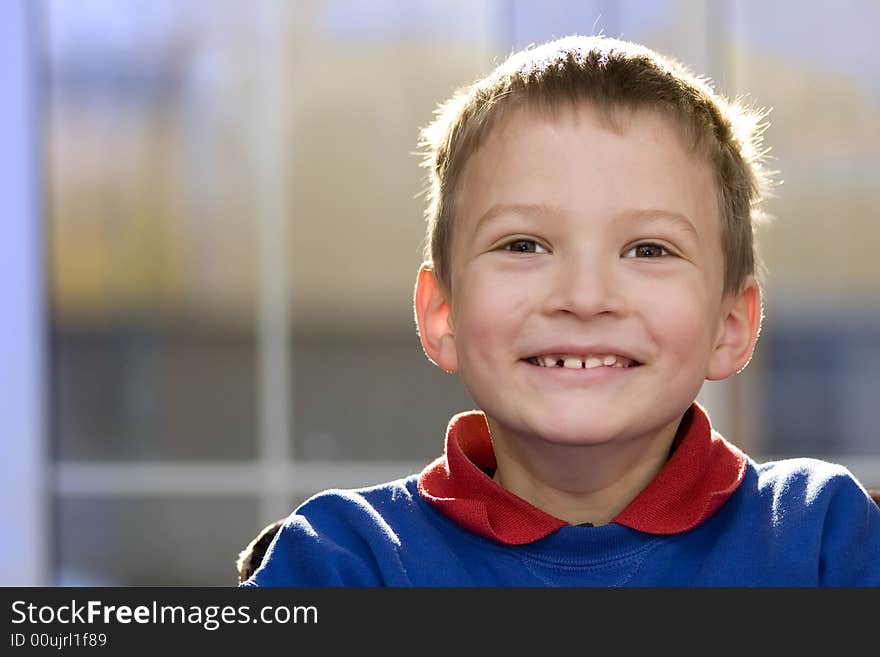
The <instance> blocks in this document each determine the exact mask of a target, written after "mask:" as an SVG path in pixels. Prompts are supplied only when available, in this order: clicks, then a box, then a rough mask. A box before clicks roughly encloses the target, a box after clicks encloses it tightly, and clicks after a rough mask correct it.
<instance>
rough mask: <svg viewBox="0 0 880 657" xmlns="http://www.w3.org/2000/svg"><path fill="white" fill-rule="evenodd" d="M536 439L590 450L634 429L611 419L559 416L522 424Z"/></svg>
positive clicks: (579, 415) (574, 415)
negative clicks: (591, 447)
mask: <svg viewBox="0 0 880 657" xmlns="http://www.w3.org/2000/svg"><path fill="white" fill-rule="evenodd" d="M520 426H521V427H522V428H523V429H524V430H525V431H524V432H523V433H525V434H529V435H531V436H532V437H534V438H537V439H539V440H542V441H545V442H547V443H551V444H553V445H559V446H570V447H588V446H591V445H601V444H605V443H609V442H612V441H614V440H615V439H618V438H621V437H623V436H625V435H626V434H627V433H628V431H627V430H628V429H631V427H628V426H626V425H625V424H622V423H620V422H619V421H614V420H613V419H611V418H607V417H603V418H601V419H598V420H597V419H596V418H595V417H587V416H585V415H584V414H582V413H578V414H570V415H566V414H556V415H555V416H554V417H552V418H543V419H541V420H540V421H534V420H532V421H526V422H524V423H522V424H521V425H520Z"/></svg>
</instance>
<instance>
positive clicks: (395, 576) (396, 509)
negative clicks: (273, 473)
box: [242, 404, 880, 587]
mask: <svg viewBox="0 0 880 657" xmlns="http://www.w3.org/2000/svg"><path fill="white" fill-rule="evenodd" d="M673 450H674V451H673V452H672V455H671V456H670V458H669V460H668V461H667V463H666V465H665V466H664V468H663V469H662V470H661V471H660V473H659V474H658V475H657V476H656V477H655V479H654V480H653V481H652V482H651V483H650V484H649V485H648V486H647V487H646V488H645V490H643V491H642V492H641V493H640V494H639V495H638V496H637V497H636V498H635V499H634V500H633V501H632V502H631V503H630V505H629V506H627V508H626V509H624V511H623V512H621V514H619V515H618V516H617V517H616V518H614V519H613V520H612V521H611V522H610V523H609V524H606V525H602V526H599V527H594V526H589V525H587V526H583V525H579V526H572V525H569V524H567V523H566V522H564V521H562V520H560V519H558V518H554V517H553V516H550V515H548V514H546V513H544V512H543V511H541V510H540V509H537V508H535V507H533V506H531V505H530V504H529V503H528V502H526V501H525V500H522V499H521V498H518V497H516V496H515V495H513V494H512V493H510V492H509V491H506V490H505V489H503V488H501V487H500V486H499V485H498V484H496V483H495V482H494V481H493V480H492V479H491V473H492V470H493V469H494V467H495V463H494V455H493V453H492V449H491V440H490V439H489V436H488V429H487V427H486V423H485V417H484V416H483V415H482V414H481V413H478V412H468V413H462V414H459V415H457V416H455V417H454V418H453V419H452V420H451V421H450V424H449V427H448V429H447V436H446V450H445V453H444V455H443V456H441V457H440V458H438V459H437V460H436V461H434V462H433V463H432V464H430V465H428V466H427V467H426V468H425V469H424V470H423V471H422V472H421V473H420V474H418V475H412V476H410V477H407V478H404V479H399V480H396V481H391V482H388V483H385V484H382V485H378V486H373V487H369V488H363V489H358V490H328V491H325V492H323V493H320V494H318V495H315V496H314V497H312V498H310V499H309V500H307V501H306V502H304V503H303V504H302V505H300V506H299V507H298V508H297V509H296V510H295V511H294V512H293V513H292V514H291V515H290V516H289V517H288V518H287V519H286V521H285V523H284V525H283V527H282V528H281V530H280V531H279V532H278V534H277V535H276V537H275V539H274V540H273V542H272V544H271V546H270V547H269V550H268V552H267V554H266V557H265V558H264V560H263V562H262V564H261V566H260V567H259V568H258V569H257V571H256V572H255V573H254V574H253V575H252V576H251V577H250V579H248V580H247V581H245V582H244V583H243V584H242V586H420V587H429V586H652V587H656V586H880V507H878V506H877V505H876V504H875V503H874V501H873V500H872V499H871V498H870V496H869V495H868V493H867V491H866V490H865V489H864V488H863V487H862V486H861V485H860V483H859V482H858V481H856V480H855V478H854V477H853V476H852V474H851V473H850V472H849V471H848V470H847V469H845V468H844V467H842V466H839V465H835V464H832V463H827V462H824V461H820V460H816V459H788V460H783V461H776V462H769V463H756V462H755V461H753V460H752V459H751V458H749V457H748V456H746V455H745V454H743V453H742V452H741V451H739V450H738V449H737V448H736V447H735V446H733V445H732V444H730V443H728V442H727V441H726V440H724V438H723V437H721V436H720V435H719V434H718V433H717V432H716V431H714V430H712V428H711V425H710V423H709V419H708V416H707V415H706V414H705V411H704V410H703V409H702V408H701V407H700V406H699V405H698V404H694V405H693V406H692V407H691V409H690V410H689V411H688V413H687V414H686V415H685V418H684V420H683V421H682V425H681V427H680V429H679V433H678V436H677V438H676V441H675V443H674V445H673Z"/></svg>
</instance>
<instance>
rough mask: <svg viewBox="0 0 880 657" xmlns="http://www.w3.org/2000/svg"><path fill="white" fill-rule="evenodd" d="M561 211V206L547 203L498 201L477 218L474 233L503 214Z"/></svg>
mask: <svg viewBox="0 0 880 657" xmlns="http://www.w3.org/2000/svg"><path fill="white" fill-rule="evenodd" d="M561 212H562V209H561V208H558V207H555V206H552V205H547V204H546V203H496V204H495V205H493V206H492V207H490V208H489V209H488V210H486V211H485V212H484V213H483V214H482V215H480V217H479V218H478V219H477V223H476V224H475V225H474V233H476V232H477V231H479V230H480V228H481V227H482V226H483V225H484V224H487V223H489V222H490V221H492V220H493V219H494V218H495V217H497V216H499V215H502V214H525V215H541V214H554V213H561Z"/></svg>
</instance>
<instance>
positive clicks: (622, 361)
mask: <svg viewBox="0 0 880 657" xmlns="http://www.w3.org/2000/svg"><path fill="white" fill-rule="evenodd" d="M533 360H534V362H535V364H536V365H541V366H542V367H566V368H568V369H578V370H579V369H588V370H590V369H593V368H595V367H602V366H603V365H604V366H605V367H629V366H630V361H629V359H627V358H618V357H617V356H615V355H614V354H607V355H605V354H602V355H593V356H586V357H583V358H582V357H581V356H572V355H570V354H560V355H551V356H536V357H535V358H534V359H533Z"/></svg>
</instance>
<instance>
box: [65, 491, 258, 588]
mask: <svg viewBox="0 0 880 657" xmlns="http://www.w3.org/2000/svg"><path fill="white" fill-rule="evenodd" d="M257 512H258V504H257V501H256V500H254V499H250V498H245V497H229V496H222V495H212V496H211V497H209V498H208V497H195V496H188V497H171V496H167V497H166V496H157V497H146V498H141V497H116V498H111V497H97V496H95V497H89V496H71V497H65V498H60V497H59V498H56V516H55V517H56V524H55V528H56V536H57V546H58V547H57V549H58V554H57V557H56V563H57V581H56V583H55V585H56V586H234V585H235V584H236V583H237V574H236V569H235V560H236V558H237V557H238V553H239V551H240V550H241V549H242V548H244V546H246V545H247V544H248V543H249V542H250V540H251V539H252V538H253V536H254V535H256V532H257V531H258V528H257V525H258V524H259V523H257V522H256V521H255V519H256V518H257Z"/></svg>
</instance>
